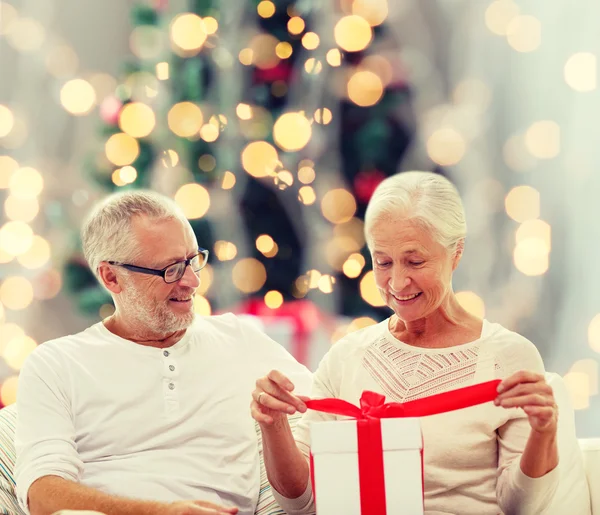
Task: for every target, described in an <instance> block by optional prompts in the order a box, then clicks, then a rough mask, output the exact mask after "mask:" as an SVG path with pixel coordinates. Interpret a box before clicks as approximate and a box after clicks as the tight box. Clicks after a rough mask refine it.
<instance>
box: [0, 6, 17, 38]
mask: <svg viewBox="0 0 600 515" xmlns="http://www.w3.org/2000/svg"><path fill="white" fill-rule="evenodd" d="M18 18H19V13H18V12H17V10H16V9H15V8H14V7H13V6H12V5H11V4H9V3H7V2H0V36H1V35H5V34H8V33H9V32H10V31H11V30H12V29H13V28H14V25H13V24H14V22H15V21H16V20H17V19H18Z"/></svg>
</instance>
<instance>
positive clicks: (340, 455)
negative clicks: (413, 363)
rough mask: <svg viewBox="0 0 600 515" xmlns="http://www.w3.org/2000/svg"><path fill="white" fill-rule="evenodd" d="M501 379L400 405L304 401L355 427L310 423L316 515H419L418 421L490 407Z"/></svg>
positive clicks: (375, 398)
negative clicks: (421, 418)
mask: <svg viewBox="0 0 600 515" xmlns="http://www.w3.org/2000/svg"><path fill="white" fill-rule="evenodd" d="M499 384H500V381H499V380H496V381H489V382H487V383H481V384H476V385H473V386H468V387H465V388H460V389H458V390H452V391H449V392H444V393H441V394H438V395H432V396H430V397H426V398H424V399H418V400H415V401H410V402H406V403H397V402H390V403H386V402H385V397H384V396H383V395H381V394H378V393H375V392H369V391H365V392H363V394H362V396H361V399H360V407H357V406H354V405H353V404H350V403H349V402H346V401H344V400H341V399H317V400H309V401H307V402H306V405H307V406H308V408H309V409H312V410H316V411H321V412H324V413H332V414H335V415H341V416H345V417H350V418H352V419H355V420H337V421H331V422H314V423H313V424H311V427H310V433H311V436H310V438H311V481H312V486H313V492H314V495H315V504H316V508H317V514H318V515H340V514H344V515H400V514H402V515H422V514H423V513H424V475H425V474H426V471H425V470H424V469H423V454H424V453H426V452H427V449H426V448H424V446H423V438H422V434H421V426H420V421H419V418H420V417H424V416H430V415H437V414H440V413H446V412H449V411H454V410H457V409H463V408H467V407H470V406H476V405H478V404H483V403H485V402H490V401H492V400H494V399H495V398H496V396H497V395H498V394H497V388H498V385H499Z"/></svg>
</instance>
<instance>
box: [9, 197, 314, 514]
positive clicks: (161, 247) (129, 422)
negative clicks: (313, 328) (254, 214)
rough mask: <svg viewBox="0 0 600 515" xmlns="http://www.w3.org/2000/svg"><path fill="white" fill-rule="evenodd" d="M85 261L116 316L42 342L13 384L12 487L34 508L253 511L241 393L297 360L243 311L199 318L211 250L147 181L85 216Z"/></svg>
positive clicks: (252, 452) (306, 377) (255, 476)
mask: <svg viewBox="0 0 600 515" xmlns="http://www.w3.org/2000/svg"><path fill="white" fill-rule="evenodd" d="M82 239H83V248H84V253H85V256H86V259H87V261H88V263H89V265H90V267H91V269H92V270H93V271H94V272H95V273H96V275H97V277H98V279H99V281H100V282H101V283H102V284H103V285H104V287H106V289H107V290H108V291H109V292H110V293H111V295H112V297H113V300H114V303H115V306H116V310H115V313H114V314H113V315H112V316H111V317H109V318H107V319H105V320H103V321H102V322H99V323H97V324H95V325H93V326H91V327H89V328H88V329H86V330H85V331H83V332H81V333H78V334H75V335H71V336H65V337H63V338H59V339H57V340H53V341H50V342H46V343H44V344H43V345H41V346H40V347H39V348H37V349H36V351H35V352H34V353H33V354H32V355H31V356H30V357H29V358H28V360H27V362H26V364H25V366H24V367H23V370H22V372H21V377H20V381H19V396H18V401H17V408H18V411H19V422H18V427H17V434H16V446H17V465H16V480H17V496H18V499H19V503H20V504H21V506H22V507H23V508H24V509H25V510H27V511H29V512H30V513H31V514H32V515H49V514H51V513H54V512H55V511H57V510H62V509H75V510H96V511H99V512H103V513H106V514H108V515H153V514H160V515H165V514H166V515H187V514H190V515H192V514H198V515H202V514H217V513H219V514H225V513H227V514H230V513H239V514H244V515H252V514H253V513H254V510H255V506H256V502H257V498H258V489H259V466H258V453H257V438H256V433H255V428H254V422H253V420H252V418H251V417H250V413H249V407H248V401H247V399H248V396H249V395H250V392H251V391H252V389H253V386H254V382H255V379H256V377H259V376H260V375H264V374H265V373H266V372H267V371H268V370H270V369H273V368H275V369H280V370H285V371H286V374H289V375H290V377H293V378H294V383H295V384H297V385H298V390H299V391H300V392H306V391H307V390H308V389H309V388H310V382H311V376H310V373H309V372H308V370H307V369H306V368H305V367H303V366H302V365H300V364H298V363H297V362H296V361H295V360H294V359H293V358H292V357H291V356H290V355H289V354H288V353H287V352H285V351H284V349H283V348H282V347H281V346H280V345H278V344H277V343H275V342H274V341H272V340H271V339H269V338H268V337H267V336H266V335H265V334H263V333H262V332H260V330H258V329H257V328H256V327H255V326H254V325H253V324H252V323H251V322H248V321H246V320H241V319H239V318H237V317H235V316H234V315H232V314H227V315H222V316H212V317H196V316H195V315H194V311H193V297H194V293H195V291H196V289H197V288H198V286H199V284H200V281H199V277H198V273H199V271H200V270H201V269H202V267H204V265H205V264H206V261H207V258H208V251H206V250H204V249H201V248H199V247H198V243H197V241H196V238H195V235H194V233H193V231H192V228H191V226H190V224H189V223H188V221H187V219H186V218H185V216H184V215H183V214H182V213H181V211H180V210H179V209H178V207H177V206H176V205H175V204H174V203H173V202H172V201H171V200H169V199H167V198H165V197H162V196H160V195H157V194H154V193H151V192H142V191H136V192H130V193H124V194H117V195H113V196H111V197H109V198H108V199H107V200H106V201H104V202H102V203H101V204H100V205H98V206H97V207H96V208H95V209H94V210H93V212H92V213H91V215H90V217H89V219H88V220H87V222H86V223H85V224H84V228H83V232H82Z"/></svg>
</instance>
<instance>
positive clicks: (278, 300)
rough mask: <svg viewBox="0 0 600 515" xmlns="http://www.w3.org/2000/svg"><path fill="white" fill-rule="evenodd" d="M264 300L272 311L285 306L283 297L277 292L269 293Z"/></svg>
mask: <svg viewBox="0 0 600 515" xmlns="http://www.w3.org/2000/svg"><path fill="white" fill-rule="evenodd" d="M264 300H265V305H266V306H267V307H268V308H270V309H277V308H280V307H281V306H282V305H283V295H282V294H281V293H280V292H278V291H277V290H271V291H268V292H267V293H266V294H265V299H264Z"/></svg>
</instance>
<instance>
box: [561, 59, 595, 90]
mask: <svg viewBox="0 0 600 515" xmlns="http://www.w3.org/2000/svg"><path fill="white" fill-rule="evenodd" d="M564 74H565V82H566V83H567V84H568V85H569V86H570V87H571V88H573V89H574V90H575V91H580V92H585V91H594V90H595V89H596V87H597V85H598V83H597V79H596V76H597V74H598V64H597V59H596V56H595V55H594V54H592V53H591V52H579V53H577V54H573V55H572V56H571V57H569V59H567V62H566V63H565V70H564Z"/></svg>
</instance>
